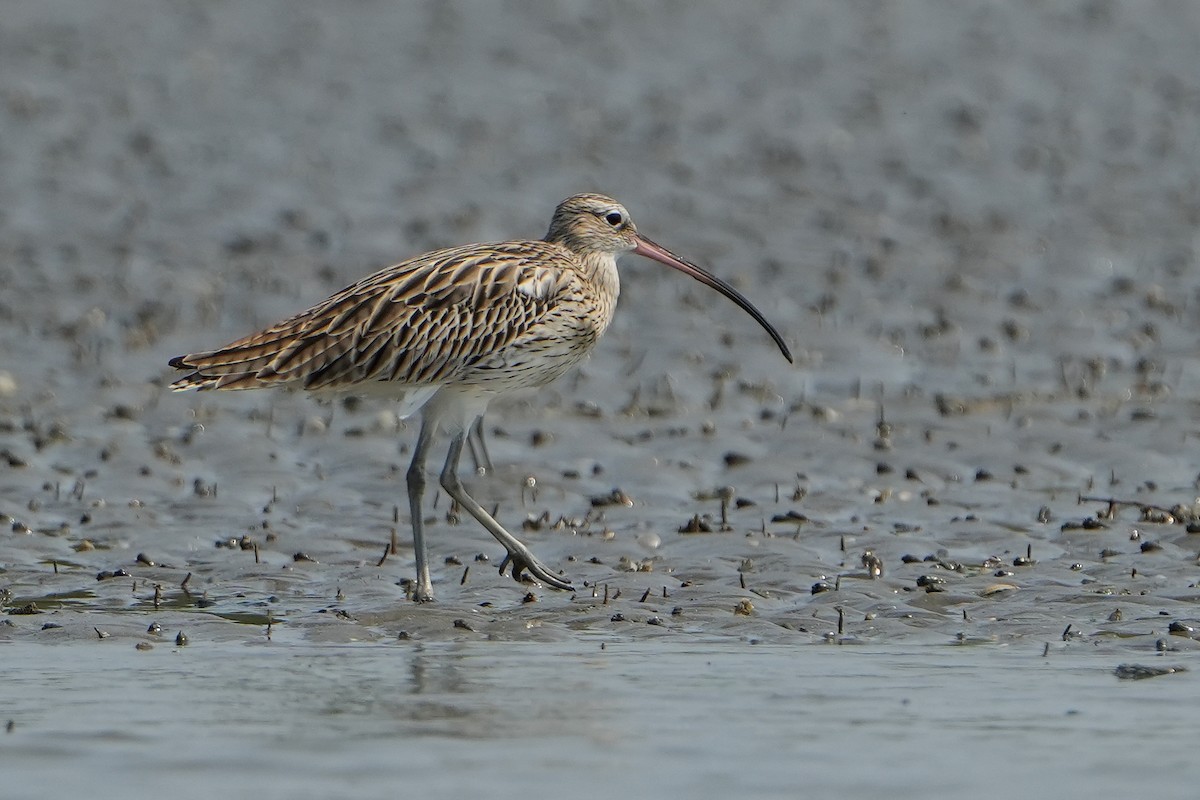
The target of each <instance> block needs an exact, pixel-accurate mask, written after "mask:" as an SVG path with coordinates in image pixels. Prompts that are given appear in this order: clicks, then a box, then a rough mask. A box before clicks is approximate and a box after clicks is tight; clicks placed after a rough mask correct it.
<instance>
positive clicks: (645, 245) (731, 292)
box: [633, 235, 795, 364]
mask: <svg viewBox="0 0 1200 800" xmlns="http://www.w3.org/2000/svg"><path fill="white" fill-rule="evenodd" d="M633 252H635V253H637V254H638V255H639V256H644V257H645V258H649V259H651V260H653V261H657V262H658V263H660V264H665V265H667V266H668V267H671V268H672V269H677V270H679V271H680V272H682V273H683V274H684V275H691V276H692V277H693V278H695V279H696V280H698V281H700V282H701V283H703V284H704V285H705V286H708V287H711V288H713V289H716V290H717V291H718V292H720V293H721V294H723V295H725V296H726V297H728V298H729V299H730V300H732V301H733V302H735V303H737V304H738V305H739V306H741V308H742V310H743V311H745V312H746V313H747V314H749V315H750V316H752V317H754V321H755V322H757V323H758V324H759V325H762V326H763V330H765V331H766V332H767V333H769V334H770V335H771V338H772V339H774V340H775V344H776V345H778V346H779V351H780V352H781V353H783V357H784V358H786V359H787V360H788V363H789V364H794V363H795V362H794V361H793V360H792V351H790V350H788V346H787V345H786V344H784V342H783V337H782V336H780V335H779V331H777V330H775V326H773V325H772V324H771V323H769V322H767V318H766V317H764V316H763V315H762V312H761V311H759V310H758V309H757V308H755V307H754V304H753V303H751V302H750V301H749V300H747V299H746V298H745V297H744V296H743V295H742V293H741V292H739V291H738V290H737V289H734V288H733V287H732V286H730V285H729V284H728V283H726V282H725V281H723V280H721V279H720V278H718V277H717V276H716V275H713V274H712V273H710V272H708V271H706V270H703V269H701V268H700V267H697V266H696V265H695V264H693V263H692V262H690V261H685V260H684V259H682V258H680V257H679V256H677V255H675V254H674V253H672V252H671V251H670V250H668V249H667V248H665V247H663V246H662V245H660V244H655V243H654V242H652V241H650V240H649V239H647V238H646V237H644V236H641V235H638V237H637V245H636V246H635V247H634V248H633Z"/></svg>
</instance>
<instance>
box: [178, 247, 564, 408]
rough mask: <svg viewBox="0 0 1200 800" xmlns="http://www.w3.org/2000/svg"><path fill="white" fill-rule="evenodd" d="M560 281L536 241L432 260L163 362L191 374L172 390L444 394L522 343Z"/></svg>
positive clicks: (548, 251)
mask: <svg viewBox="0 0 1200 800" xmlns="http://www.w3.org/2000/svg"><path fill="white" fill-rule="evenodd" d="M570 272H571V270H570V269H569V256H568V254H567V253H566V251H565V250H563V249H562V248H561V247H559V246H558V245H553V244H549V243H546V242H540V241H528V242H504V243H501V244H490V245H466V246H463V247H455V248H450V249H447V250H437V251H434V252H432V253H427V254H425V255H422V256H418V257H416V258H414V259H411V260H409V261H405V262H403V263H401V264H397V265H396V266H394V267H389V268H387V269H385V270H382V271H380V272H377V273H375V274H374V275H371V276H369V277H367V278H364V279H363V280H361V281H359V282H358V283H356V284H354V285H353V286H349V287H347V288H345V289H343V290H342V291H340V292H338V293H337V294H335V295H333V296H332V297H330V298H329V299H328V300H325V301H324V302H322V303H320V304H318V305H316V306H313V307H312V308H310V309H308V310H307V311H303V312H301V313H299V314H297V315H295V316H294V317H291V318H289V319H286V320H284V321H282V322H280V323H278V324H276V325H272V326H271V327H269V328H267V329H265V330H263V331H260V332H258V333H255V334H251V335H250V336H246V337H244V338H242V339H238V340H237V341H235V342H232V343H230V344H228V345H226V346H225V347H222V348H220V349H218V350H211V351H208V352H203V353H193V354H190V355H184V356H178V357H176V358H173V359H171V366H173V367H176V368H177V369H190V370H192V373H191V374H189V375H186V376H184V377H182V378H180V379H179V380H177V381H175V382H174V383H173V384H171V388H172V389H174V390H176V391H182V390H185V389H251V388H259V387H265V386H271V385H295V386H300V387H303V388H305V389H338V388H346V387H349V386H352V385H354V384H360V383H366V382H371V381H390V382H394V383H395V384H400V385H408V386H434V385H438V384H442V383H446V382H448V381H452V380H454V378H455V377H456V376H457V375H459V374H461V373H462V372H463V371H464V370H466V369H467V368H469V367H470V366H471V365H472V364H473V363H475V362H476V361H478V360H479V359H481V358H484V357H486V356H488V355H491V354H493V353H495V352H497V351H499V350H501V349H503V348H504V347H505V346H506V345H508V344H509V343H511V342H512V341H514V340H515V339H517V338H519V337H521V336H522V335H523V334H525V333H526V332H527V331H528V330H529V329H530V327H532V326H533V325H535V324H536V323H537V321H538V320H539V319H541V318H542V317H543V316H544V315H545V314H546V312H547V311H549V310H550V309H552V308H553V307H554V305H555V303H556V302H557V301H558V299H559V298H560V297H561V295H562V293H563V291H564V290H565V288H566V286H567V285H568V283H569V280H570V277H571V276H570Z"/></svg>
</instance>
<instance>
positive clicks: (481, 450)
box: [467, 415, 496, 475]
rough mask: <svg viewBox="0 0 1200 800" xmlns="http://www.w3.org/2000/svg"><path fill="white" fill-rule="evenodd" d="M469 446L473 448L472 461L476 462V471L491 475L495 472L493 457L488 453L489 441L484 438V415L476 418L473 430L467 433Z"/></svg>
mask: <svg viewBox="0 0 1200 800" xmlns="http://www.w3.org/2000/svg"><path fill="white" fill-rule="evenodd" d="M467 447H468V448H470V450H471V461H472V462H474V464H475V472H477V473H478V474H480V475H490V474H492V473H493V472H495V471H496V470H495V468H494V467H493V466H492V457H491V456H490V455H488V449H487V441H485V440H484V438H483V416H482V415H480V416H478V417H476V418H475V424H473V425H472V426H471V432H470V433H469V434H467Z"/></svg>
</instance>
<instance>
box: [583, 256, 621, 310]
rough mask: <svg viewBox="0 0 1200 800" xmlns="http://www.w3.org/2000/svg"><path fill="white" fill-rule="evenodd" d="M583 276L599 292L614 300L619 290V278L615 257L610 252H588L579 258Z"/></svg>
mask: <svg viewBox="0 0 1200 800" xmlns="http://www.w3.org/2000/svg"><path fill="white" fill-rule="evenodd" d="M579 262H580V265H581V267H582V269H581V271H582V272H583V276H584V278H585V279H587V281H588V282H589V283H591V284H592V285H593V286H595V287H596V289H597V291H598V292H600V293H601V294H604V295H608V296H610V297H611V298H612V299H613V300H614V301H615V300H616V299H617V295H618V294H620V291H621V280H620V278H619V277H618V276H617V259H616V256H614V255H613V254H612V253H588V254H587V255H585V256H582V257H581V258H580V259H579Z"/></svg>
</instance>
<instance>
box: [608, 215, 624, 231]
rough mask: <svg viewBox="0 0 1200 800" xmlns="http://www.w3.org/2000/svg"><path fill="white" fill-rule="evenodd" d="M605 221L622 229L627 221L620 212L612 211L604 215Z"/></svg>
mask: <svg viewBox="0 0 1200 800" xmlns="http://www.w3.org/2000/svg"><path fill="white" fill-rule="evenodd" d="M604 221H605V222H607V223H608V224H609V225H612V226H613V227H614V228H619V227H621V223H622V222H624V221H625V216H624V215H623V214H622V213H621V212H620V211H610V212H608V213H607V214H605V215H604Z"/></svg>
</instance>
